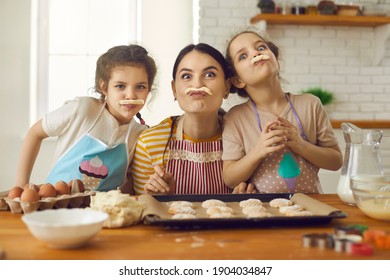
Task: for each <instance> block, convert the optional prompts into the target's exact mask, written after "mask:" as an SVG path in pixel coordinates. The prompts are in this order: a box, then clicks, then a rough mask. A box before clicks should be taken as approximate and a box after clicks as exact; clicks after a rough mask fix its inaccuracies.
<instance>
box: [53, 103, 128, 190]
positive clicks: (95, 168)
mask: <svg viewBox="0 0 390 280" xmlns="http://www.w3.org/2000/svg"><path fill="white" fill-rule="evenodd" d="M104 109H105V104H104V105H103V107H102V110H101V111H100V112H99V114H98V116H97V117H96V119H95V121H94V123H93V124H92V126H91V127H90V128H89V129H88V130H87V131H86V133H85V134H84V135H83V136H81V137H80V139H79V140H77V141H76V142H75V144H73V146H72V147H70V148H69V149H68V151H66V152H65V153H64V154H63V155H62V156H61V157H60V158H59V159H58V161H57V162H56V164H55V166H54V167H53V169H52V170H51V171H50V174H49V176H48V177H47V179H46V181H47V182H48V183H52V184H54V183H56V182H57V181H60V180H62V181H65V182H69V181H70V180H73V179H76V178H77V179H80V180H82V181H83V183H84V186H85V189H86V190H97V191H109V190H113V189H117V188H118V187H119V186H120V185H122V183H123V182H124V180H125V177H126V174H127V168H128V164H129V160H128V152H127V151H128V149H127V141H128V137H129V133H130V125H129V128H128V131H127V134H126V138H125V142H124V143H120V144H117V145H115V146H108V145H106V144H105V143H103V142H102V141H101V140H99V139H97V138H96V137H94V136H92V135H91V134H90V133H89V132H90V131H91V130H92V128H93V127H94V126H95V124H96V122H97V121H98V119H99V118H100V117H101V116H102V115H103V111H104Z"/></svg>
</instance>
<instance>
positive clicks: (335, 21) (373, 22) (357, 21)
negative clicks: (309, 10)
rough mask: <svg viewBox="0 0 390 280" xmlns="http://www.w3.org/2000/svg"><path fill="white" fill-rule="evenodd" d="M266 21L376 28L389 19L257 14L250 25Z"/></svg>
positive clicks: (270, 22) (272, 22) (377, 17)
mask: <svg viewBox="0 0 390 280" xmlns="http://www.w3.org/2000/svg"><path fill="white" fill-rule="evenodd" d="M259 21H266V22H267V24H297V25H333V26H335V25H336V26H361V27H362V26H363V27H376V26H380V25H383V24H389V23H390V17H384V16H337V15H279V14H258V15H256V16H254V17H252V18H251V19H250V23H252V24H255V23H257V22H259Z"/></svg>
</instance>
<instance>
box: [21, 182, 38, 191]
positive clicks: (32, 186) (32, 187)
mask: <svg viewBox="0 0 390 280" xmlns="http://www.w3.org/2000/svg"><path fill="white" fill-rule="evenodd" d="M23 189H32V190H34V191H36V192H39V187H38V186H37V185H35V184H33V183H27V184H26V185H24V187H23Z"/></svg>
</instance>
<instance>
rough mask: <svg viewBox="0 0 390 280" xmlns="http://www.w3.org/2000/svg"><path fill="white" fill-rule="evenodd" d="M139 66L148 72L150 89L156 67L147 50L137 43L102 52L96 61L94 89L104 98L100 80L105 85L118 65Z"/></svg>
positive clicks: (150, 88)
mask: <svg viewBox="0 0 390 280" xmlns="http://www.w3.org/2000/svg"><path fill="white" fill-rule="evenodd" d="M126 65H130V66H140V67H145V70H146V73H147V74H148V87H149V90H150V91H151V90H152V85H153V83H154V78H155V77H156V73H157V67H156V63H155V62H154V60H153V58H151V57H150V56H149V55H148V51H147V50H146V49H145V48H143V47H141V46H139V45H128V46H116V47H112V48H111V49H109V50H108V51H107V52H106V53H104V54H102V55H101V56H100V57H99V59H98V60H97V62H96V73H95V91H96V92H97V93H100V94H101V95H102V96H101V98H102V99H103V98H104V95H103V92H102V89H101V87H100V82H101V81H103V82H104V86H105V87H107V85H108V81H109V80H110V76H111V72H112V70H113V69H114V68H115V67H118V66H126Z"/></svg>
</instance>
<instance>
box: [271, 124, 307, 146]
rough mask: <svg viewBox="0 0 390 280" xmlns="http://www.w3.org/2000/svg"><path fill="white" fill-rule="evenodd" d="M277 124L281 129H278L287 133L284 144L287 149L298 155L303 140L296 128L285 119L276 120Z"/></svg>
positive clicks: (303, 142)
mask: <svg viewBox="0 0 390 280" xmlns="http://www.w3.org/2000/svg"><path fill="white" fill-rule="evenodd" d="M278 122H279V124H280V126H281V127H279V126H278V129H283V128H284V129H285V130H286V132H287V135H286V139H285V142H284V144H285V145H286V146H287V147H289V148H290V149H291V150H292V151H293V152H294V153H296V154H300V151H301V150H302V147H303V146H304V144H305V142H306V141H305V140H304V139H303V138H302V136H301V134H300V132H299V130H298V128H296V127H295V126H294V125H293V124H292V123H291V122H289V121H288V120H286V119H283V118H280V117H279V118H278Z"/></svg>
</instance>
